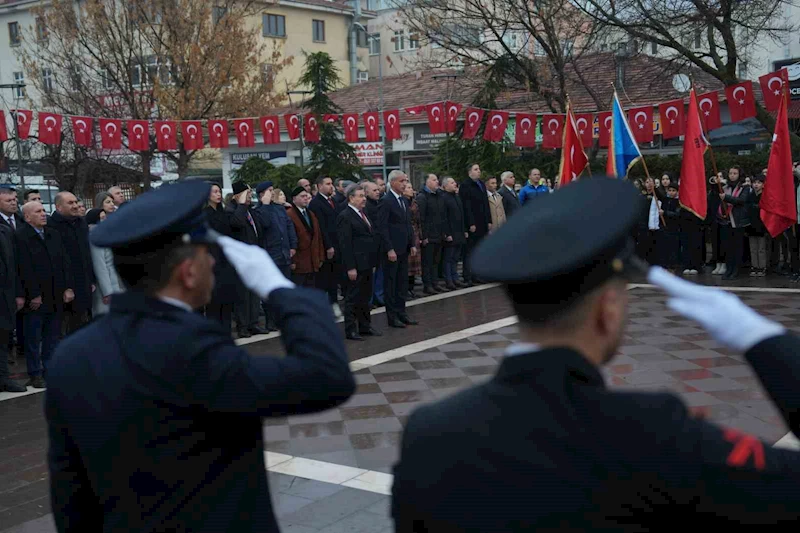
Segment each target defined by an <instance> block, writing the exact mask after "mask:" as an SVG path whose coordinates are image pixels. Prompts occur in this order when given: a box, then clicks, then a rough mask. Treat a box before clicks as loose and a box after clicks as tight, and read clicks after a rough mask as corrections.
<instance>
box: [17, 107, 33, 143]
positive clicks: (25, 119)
mask: <svg viewBox="0 0 800 533" xmlns="http://www.w3.org/2000/svg"><path fill="white" fill-rule="evenodd" d="M13 113H14V115H15V116H16V119H17V132H19V138H20V139H27V138H28V137H29V136H30V134H31V122H33V111H28V110H27V109H17V110H15V111H14V112H13Z"/></svg>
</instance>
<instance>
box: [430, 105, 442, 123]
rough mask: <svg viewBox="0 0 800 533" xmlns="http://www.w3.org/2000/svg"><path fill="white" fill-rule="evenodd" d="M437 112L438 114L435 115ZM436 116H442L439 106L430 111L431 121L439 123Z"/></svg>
mask: <svg viewBox="0 0 800 533" xmlns="http://www.w3.org/2000/svg"><path fill="white" fill-rule="evenodd" d="M437 111H438V112H439V113H436V112H437ZM437 114H438V115H441V114H442V110H441V109H440V108H439V106H434V107H433V109H431V115H433V120H435V121H436V122H439V117H438V116H437Z"/></svg>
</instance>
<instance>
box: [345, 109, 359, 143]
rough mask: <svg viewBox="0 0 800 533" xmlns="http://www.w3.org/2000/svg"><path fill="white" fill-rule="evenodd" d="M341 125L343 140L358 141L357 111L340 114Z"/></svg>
mask: <svg viewBox="0 0 800 533" xmlns="http://www.w3.org/2000/svg"><path fill="white" fill-rule="evenodd" d="M342 125H343V126H344V140H345V142H349V143H356V142H358V113H347V114H345V115H342Z"/></svg>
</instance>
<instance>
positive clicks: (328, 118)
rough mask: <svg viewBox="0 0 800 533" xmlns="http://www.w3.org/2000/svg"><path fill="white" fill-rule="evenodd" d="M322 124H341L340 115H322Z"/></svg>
mask: <svg viewBox="0 0 800 533" xmlns="http://www.w3.org/2000/svg"><path fill="white" fill-rule="evenodd" d="M322 122H327V123H328V124H335V123H337V122H339V115H335V114H330V113H326V114H324V115H322Z"/></svg>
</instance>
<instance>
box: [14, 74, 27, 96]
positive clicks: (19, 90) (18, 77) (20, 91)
mask: <svg viewBox="0 0 800 533" xmlns="http://www.w3.org/2000/svg"><path fill="white" fill-rule="evenodd" d="M14 83H17V84H20V85H25V74H24V73H22V72H15V73H14ZM14 98H25V87H16V88H14Z"/></svg>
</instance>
